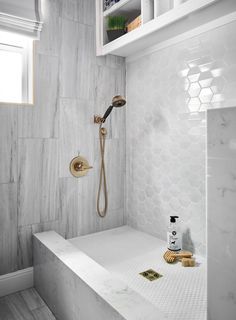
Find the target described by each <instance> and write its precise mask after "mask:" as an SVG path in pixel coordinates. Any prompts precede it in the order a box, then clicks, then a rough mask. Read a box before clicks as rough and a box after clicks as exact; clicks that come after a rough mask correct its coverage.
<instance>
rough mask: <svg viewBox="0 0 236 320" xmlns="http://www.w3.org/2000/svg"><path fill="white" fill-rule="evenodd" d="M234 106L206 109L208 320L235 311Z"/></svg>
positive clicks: (218, 319)
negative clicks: (221, 108)
mask: <svg viewBox="0 0 236 320" xmlns="http://www.w3.org/2000/svg"><path fill="white" fill-rule="evenodd" d="M235 142H236V108H229V109H223V110H211V111H209V112H208V150H209V152H208V301H209V308H208V311H209V319H210V320H221V319H227V320H234V319H235V314H236V277H235V264H236V256H235V248H236V218H235V212H236V143H235Z"/></svg>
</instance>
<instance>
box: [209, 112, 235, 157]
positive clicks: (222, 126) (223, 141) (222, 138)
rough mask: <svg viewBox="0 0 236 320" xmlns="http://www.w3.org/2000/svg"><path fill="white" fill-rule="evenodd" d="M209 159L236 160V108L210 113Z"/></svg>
mask: <svg viewBox="0 0 236 320" xmlns="http://www.w3.org/2000/svg"><path fill="white" fill-rule="evenodd" d="M207 119H208V126H207V131H208V132H207V139H208V157H209V158H234V159H235V158H236V129H235V128H236V112H235V108H227V109H221V110H210V111H209V112H208V116H207Z"/></svg>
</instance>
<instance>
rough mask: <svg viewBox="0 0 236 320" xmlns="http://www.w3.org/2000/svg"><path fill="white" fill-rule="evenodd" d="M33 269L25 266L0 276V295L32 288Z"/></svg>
mask: <svg viewBox="0 0 236 320" xmlns="http://www.w3.org/2000/svg"><path fill="white" fill-rule="evenodd" d="M33 274H34V269H33V268H27V269H23V270H19V271H16V272H12V273H8V274H4V275H3V276H0V297H3V296H6V295H8V294H11V293H14V292H17V291H21V290H25V289H28V288H32V287H33V286H34V277H33Z"/></svg>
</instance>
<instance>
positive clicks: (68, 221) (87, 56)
mask: <svg viewBox="0 0 236 320" xmlns="http://www.w3.org/2000/svg"><path fill="white" fill-rule="evenodd" d="M42 6H43V7H42V9H43V19H44V26H43V32H42V36H41V41H40V42H38V43H36V46H35V49H36V50H35V51H36V53H35V79H36V80H35V105H34V106H26V107H22V106H15V107H14V106H7V105H5V106H4V105H2V104H1V106H0V130H1V134H0V159H1V160H0V274H5V273H9V272H12V271H15V270H17V269H22V268H26V267H29V266H31V265H32V249H31V235H32V232H39V231H43V230H49V229H53V230H56V231H58V232H59V233H60V234H62V235H63V236H65V237H73V236H77V235H80V234H86V233H90V232H95V231H99V230H103V229H106V228H110V227H116V226H120V225H122V224H123V213H124V197H123V189H124V174H123V173H124V170H125V159H124V157H125V149H124V148H125V142H124V138H125V110H124V109H120V110H114V112H113V114H112V115H111V117H110V118H109V119H108V121H107V123H106V127H107V129H108V132H109V134H108V140H107V155H109V158H108V159H107V171H108V175H107V176H108V188H109V193H110V202H109V211H108V215H107V218H106V219H101V218H98V216H97V214H96V190H97V183H98V167H99V149H98V146H99V142H98V139H97V138H98V127H97V126H95V125H94V124H93V115H94V113H98V114H100V113H103V112H104V111H105V109H106V108H107V107H108V105H109V103H110V101H111V98H112V96H113V95H115V94H125V92H124V90H125V89H124V88H125V65H124V60H123V59H122V58H117V57H114V56H108V57H106V58H96V54H95V25H94V22H95V12H94V11H95V5H94V1H93V0H79V1H77V0H63V1H62V0H44V1H42ZM78 152H80V154H81V155H83V156H85V157H86V158H87V159H88V161H89V162H90V164H91V165H92V166H93V169H91V170H90V172H89V174H88V175H87V176H86V177H83V178H81V179H76V178H73V177H72V176H71V175H70V173H69V170H68V167H69V163H70V161H71V159H72V158H73V157H74V156H76V155H77V154H78Z"/></svg>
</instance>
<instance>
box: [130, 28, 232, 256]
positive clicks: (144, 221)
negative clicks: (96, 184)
mask: <svg viewBox="0 0 236 320" xmlns="http://www.w3.org/2000/svg"><path fill="white" fill-rule="evenodd" d="M235 30H236V23H235V22H233V23H230V24H228V25H225V26H222V27H220V28H217V30H212V31H209V32H207V33H204V34H201V35H200V36H198V37H195V38H192V39H188V40H186V41H183V42H181V43H178V44H176V45H174V46H172V47H168V48H165V49H163V50H160V51H157V52H153V53H152V54H150V55H149V56H144V57H142V58H140V59H139V60H136V61H132V62H130V63H128V64H127V92H128V97H127V99H128V106H127V108H126V112H127V124H126V130H127V138H126V139H127V154H126V157H127V167H126V171H127V172H126V179H127V180H126V193H127V197H126V220H127V222H128V224H130V225H131V226H134V227H136V228H139V229H141V230H144V231H146V232H149V233H151V234H154V235H156V236H158V237H160V238H162V239H164V240H165V239H166V230H167V227H168V221H169V219H168V217H169V216H170V215H171V214H177V215H179V216H180V218H181V227H182V230H183V233H184V245H185V247H188V248H189V247H191V246H192V247H194V249H195V251H196V252H200V253H204V252H205V227H206V226H205V220H206V216H205V149H206V145H205V138H206V119H205V111H206V110H207V109H212V108H222V107H229V106H233V105H236V94H235V92H236V90H235V85H236V54H235V52H236V51H235V50H236V45H235V44H234V43H235V40H234V41H233V39H235ZM216 40H217V41H216Z"/></svg>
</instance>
